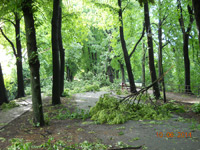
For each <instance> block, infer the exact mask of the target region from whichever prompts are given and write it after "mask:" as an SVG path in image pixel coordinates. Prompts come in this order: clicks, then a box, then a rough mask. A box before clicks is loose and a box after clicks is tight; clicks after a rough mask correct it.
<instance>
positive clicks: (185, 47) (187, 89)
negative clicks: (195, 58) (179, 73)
mask: <svg viewBox="0 0 200 150" xmlns="http://www.w3.org/2000/svg"><path fill="white" fill-rule="evenodd" d="M188 43H189V34H187V33H185V34H184V35H183V56H184V66H185V92H186V93H192V91H191V87H190V58H189V52H188Z"/></svg>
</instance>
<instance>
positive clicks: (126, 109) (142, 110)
mask: <svg viewBox="0 0 200 150" xmlns="http://www.w3.org/2000/svg"><path fill="white" fill-rule="evenodd" d="M90 115H91V120H95V121H97V122H98V123H101V124H103V123H107V124H121V123H124V122H126V121H128V120H154V119H155V120H164V119H168V118H169V117H170V111H169V110H167V109H166V108H165V107H163V106H160V107H158V108H154V107H153V106H152V105H150V104H139V105H136V104H135V105H130V104H126V103H121V102H119V100H118V99H117V98H116V97H112V96H110V95H109V94H105V95H104V96H103V97H100V99H99V101H98V102H97V103H96V105H95V106H94V107H92V108H91V109H90Z"/></svg>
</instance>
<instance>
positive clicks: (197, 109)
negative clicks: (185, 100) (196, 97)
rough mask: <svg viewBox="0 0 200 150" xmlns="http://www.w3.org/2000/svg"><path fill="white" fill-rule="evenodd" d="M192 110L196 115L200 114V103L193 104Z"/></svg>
mask: <svg viewBox="0 0 200 150" xmlns="http://www.w3.org/2000/svg"><path fill="white" fill-rule="evenodd" d="M191 108H192V111H193V112H194V113H197V114H200V103H197V104H193V105H192V106H191Z"/></svg>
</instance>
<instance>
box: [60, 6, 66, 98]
mask: <svg viewBox="0 0 200 150" xmlns="http://www.w3.org/2000/svg"><path fill="white" fill-rule="evenodd" d="M61 31H62V7H61V6H60V7H59V25H58V41H59V49H60V96H61V95H62V94H63V91H64V73H65V49H64V48H63V43H62V32H61Z"/></svg>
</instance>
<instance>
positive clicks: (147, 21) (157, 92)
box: [144, 2, 160, 99]
mask: <svg viewBox="0 0 200 150" xmlns="http://www.w3.org/2000/svg"><path fill="white" fill-rule="evenodd" d="M144 17H145V25H146V32H147V42H148V52H149V70H150V75H151V82H152V83H153V82H154V81H156V80H157V77H156V70H155V66H154V52H153V38H152V33H151V27H150V18H149V6H148V2H145V3H144ZM153 94H154V96H155V98H156V99H159V97H160V90H159V87H158V83H155V84H154V85H153Z"/></svg>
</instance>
